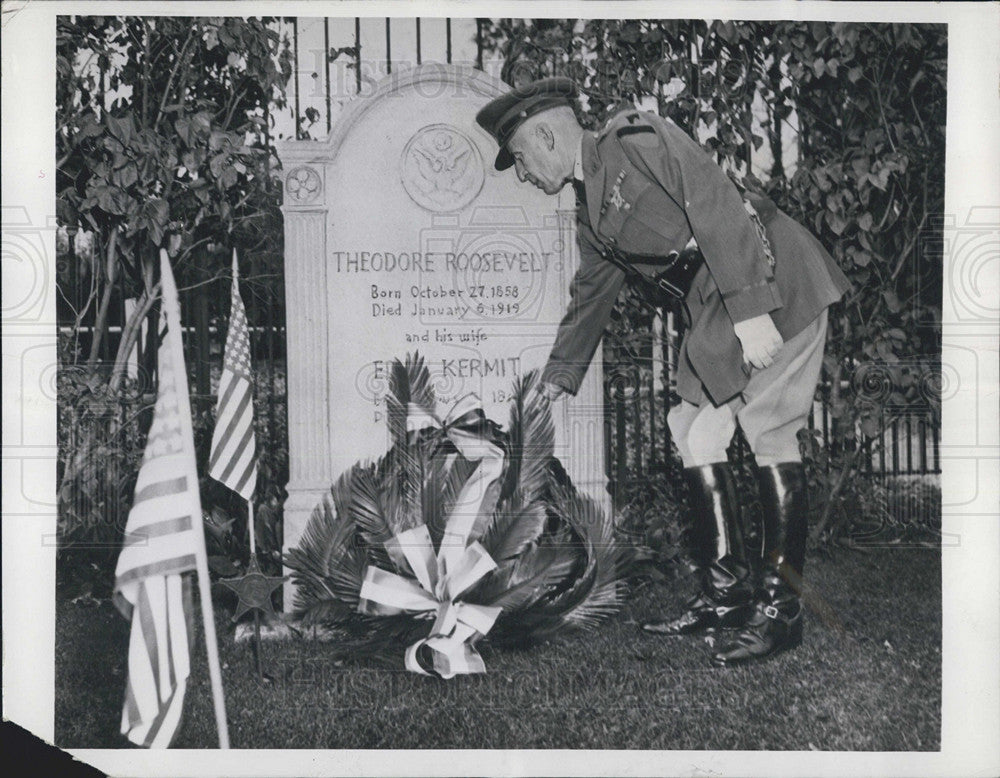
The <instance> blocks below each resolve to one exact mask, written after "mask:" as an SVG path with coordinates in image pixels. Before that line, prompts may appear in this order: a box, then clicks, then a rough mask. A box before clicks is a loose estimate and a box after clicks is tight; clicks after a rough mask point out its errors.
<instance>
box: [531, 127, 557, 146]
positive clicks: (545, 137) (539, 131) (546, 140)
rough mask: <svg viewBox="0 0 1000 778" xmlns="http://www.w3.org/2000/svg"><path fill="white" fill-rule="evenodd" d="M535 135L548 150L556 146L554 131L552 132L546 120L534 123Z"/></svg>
mask: <svg viewBox="0 0 1000 778" xmlns="http://www.w3.org/2000/svg"><path fill="white" fill-rule="evenodd" d="M535 137H537V138H538V140H539V141H541V143H542V145H543V146H544V147H545V148H546V149H548V150H549V151H552V149H554V148H555V147H556V136H555V133H553V132H552V128H551V127H550V126H549V125H548V124H547V123H546V122H539V123H538V124H537V125H535Z"/></svg>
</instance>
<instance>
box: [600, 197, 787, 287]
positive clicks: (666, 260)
mask: <svg viewBox="0 0 1000 778" xmlns="http://www.w3.org/2000/svg"><path fill="white" fill-rule="evenodd" d="M744 204H745V205H746V206H747V213H748V215H749V216H750V220H751V222H752V223H753V225H754V228H755V230H756V232H757V236H758V237H759V238H760V241H761V244H762V246H763V249H764V255H765V256H766V257H767V261H768V264H770V266H771V268H772V270H773V269H774V264H775V261H774V253H773V252H772V250H771V244H770V242H769V241H768V239H767V233H766V232H765V230H764V227H765V225H766V224H767V223H768V222H770V221H771V220H772V219H773V218H774V217H775V215H776V214H777V210H778V209H777V208H776V207H775V205H774V202H773V201H772V200H771V199H770V198H767V197H762V196H759V195H753V194H744ZM602 256H603V257H604V258H605V259H606V260H608V261H609V262H611V263H612V264H613V265H615V266H616V267H618V268H619V269H620V270H622V271H624V273H625V277H626V278H628V279H630V280H632V281H634V282H636V283H637V285H638V286H639V288H640V289H641V290H642V291H643V292H644V293H645V296H646V299H647V301H648V302H649V303H650V304H651V305H655V306H662V305H665V304H667V303H668V302H669V301H670V299H674V300H683V299H684V298H685V297H687V295H688V292H690V291H691V284H693V283H694V277H695V275H697V273H698V271H699V270H700V269H701V266H702V264H704V262H705V257H704V256H703V255H702V253H701V250H700V249H699V248H698V247H697V246H694V245H692V246H688V247H687V248H685V249H684V250H683V251H671V252H670V253H669V254H666V255H662V254H632V253H630V252H625V251H622V250H621V249H619V248H616V247H615V245H614V239H611V240H610V241H609V243H608V244H606V245H605V247H604V251H603V252H602ZM634 264H640V265H652V266H662V267H663V268H664V269H663V270H661V271H659V272H658V273H657V274H656V275H654V276H653V277H652V278H650V277H649V276H647V275H646V274H644V273H640V272H639V271H638V270H636V269H635V267H633V265H634Z"/></svg>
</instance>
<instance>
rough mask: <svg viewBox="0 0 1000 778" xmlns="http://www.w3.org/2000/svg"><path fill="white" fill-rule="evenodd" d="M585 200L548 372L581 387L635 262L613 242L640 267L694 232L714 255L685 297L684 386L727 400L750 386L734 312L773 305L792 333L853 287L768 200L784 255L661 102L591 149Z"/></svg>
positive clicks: (619, 119) (621, 123) (770, 224)
mask: <svg viewBox="0 0 1000 778" xmlns="http://www.w3.org/2000/svg"><path fill="white" fill-rule="evenodd" d="M581 154H582V162H583V171H584V184H585V190H586V195H587V197H586V203H585V204H583V203H581V204H580V205H579V206H578V212H577V227H578V234H577V239H578V242H579V247H580V267H579V269H578V270H577V273H576V275H575V276H574V278H573V281H572V283H571V285H570V298H571V299H570V304H569V307H568V310H567V312H566V315H565V316H564V318H563V320H562V323H561V324H560V325H559V330H558V333H557V335H556V339H555V343H554V345H553V347H552V352H551V354H550V356H549V361H548V364H547V365H546V368H545V371H544V373H543V375H542V379H543V380H545V381H550V382H552V383H555V384H558V385H560V386H562V387H564V388H565V389H566V390H568V391H569V392H570V393H573V394H575V393H576V391H577V389H578V388H579V386H580V382H581V381H582V379H583V376H584V374H585V373H586V371H587V367H588V366H589V364H590V360H591V358H592V357H593V355H594V352H595V350H596V349H597V345H598V344H599V343H600V340H601V336H602V335H603V333H604V330H605V327H606V326H607V324H608V321H609V319H610V316H611V311H612V308H613V307H614V303H615V298H616V297H617V296H618V292H619V291H620V290H621V287H622V284H623V283H624V281H625V273H624V272H623V271H622V270H621V269H619V268H618V267H616V266H615V265H614V264H612V263H611V262H610V261H608V260H606V259H604V257H603V256H602V251H605V250H606V247H608V246H614V247H617V248H618V249H620V250H621V251H623V252H626V254H627V255H631V258H632V262H633V266H634V267H635V268H636V269H637V270H639V271H640V272H642V273H645V274H647V275H650V276H652V275H655V274H656V273H657V272H659V271H660V270H661V269H662V267H659V266H656V265H655V264H648V265H647V264H643V263H642V261H641V260H642V255H646V256H652V257H662V256H665V255H666V254H668V253H670V252H671V251H681V250H683V249H684V248H685V246H687V245H688V242H689V241H690V240H691V239H692V237H693V238H694V240H695V242H696V243H697V245H698V247H699V248H700V249H701V253H702V255H703V256H704V258H705V264H704V265H703V266H702V268H701V269H700V270H699V271H698V274H697V275H696V276H695V279H694V283H693V284H692V288H691V290H690V292H689V293H688V296H687V298H686V299H685V301H684V302H685V308H686V312H687V315H688V317H689V329H688V332H687V334H686V336H685V338H684V340H683V342H682V344H681V351H680V355H679V358H678V373H677V391H678V394H679V395H680V396H681V397H682V398H683V399H685V400H688V401H689V402H693V403H695V404H698V405H700V404H702V403H703V402H704V401H705V399H706V395H707V397H708V399H710V400H711V401H712V402H714V403H715V404H721V403H723V402H725V401H727V400H728V399H730V398H731V397H733V396H734V395H736V394H738V393H739V392H741V391H742V390H743V388H744V387H745V386H746V382H747V379H748V378H749V368H746V367H744V364H743V354H742V349H741V347H740V343H739V340H738V339H737V337H736V334H735V332H734V330H733V324H734V322H739V321H743V320H745V319H750V318H753V317H754V316H758V315H760V314H764V313H769V314H770V315H771V318H772V319H773V320H774V323H775V326H776V327H777V329H778V332H779V333H780V334H781V336H782V338H784V340H786V341H787V340H789V339H790V338H791V337H792V336H794V335H795V334H797V333H798V332H800V331H801V330H802V329H804V328H805V326H806V325H807V324H809V323H810V322H811V321H812V320H813V319H815V318H816V317H817V316H818V315H819V314H820V312H821V311H822V310H823V309H824V308H826V307H827V306H828V305H830V304H831V303H833V302H836V301H837V300H838V299H840V297H841V296H842V295H843V293H844V292H845V291H847V289H848V288H849V286H850V284H849V282H848V280H847V278H846V277H845V276H844V274H843V272H841V270H840V268H839V267H837V264H836V262H835V261H834V260H833V258H832V257H831V256H830V255H829V253H827V251H826V250H825V249H824V248H823V246H822V245H821V244H820V243H819V241H818V240H817V239H816V238H815V237H814V236H813V235H812V234H810V233H809V232H808V231H807V230H806V229H805V228H804V227H802V226H801V225H800V224H798V223H797V222H795V221H794V220H793V219H791V218H790V217H788V216H787V215H786V214H784V213H782V212H781V211H780V210H778V209H777V208H776V207H774V206H773V204H771V203H770V202H769V201H764V202H765V203H766V204H767V206H768V207H763V208H762V207H761V206H760V205H759V204H758V209H757V210H758V214H759V217H760V221H761V222H762V223H763V225H764V229H765V235H766V238H767V240H768V242H769V244H770V249H771V252H770V253H771V254H772V255H773V257H774V260H775V262H774V267H773V268H772V266H771V262H770V260H769V258H768V252H767V251H766V249H765V247H764V244H763V241H762V240H761V237H760V234H759V233H758V228H757V227H755V225H754V222H753V221H752V220H751V216H750V214H749V213H748V211H747V206H746V204H745V202H744V199H743V197H742V196H741V194H740V192H739V190H737V188H736V185H735V184H734V183H733V182H732V181H731V180H730V179H729V177H728V176H727V175H726V174H725V172H723V170H722V169H721V168H720V167H719V166H718V165H717V164H716V163H715V162H714V161H713V160H712V159H711V158H710V157H709V156H708V154H706V153H705V151H704V150H702V148H701V147H700V146H699V145H698V144H697V143H695V142H694V141H693V140H692V139H691V138H690V137H689V136H688V135H687V134H686V133H685V132H684V131H683V130H681V129H680V128H679V127H677V126H676V125H675V124H673V123H672V122H670V121H668V120H666V119H663V118H661V117H660V116H658V115H656V114H652V113H645V112H639V111H625V112H623V113H620V114H618V115H617V116H615V117H614V118H613V119H612V120H611V121H610V122H609V123H608V125H607V126H606V127H605V128H604V130H602V131H601V132H600V133H598V134H597V135H594V134H592V133H584V136H583V147H582V150H581Z"/></svg>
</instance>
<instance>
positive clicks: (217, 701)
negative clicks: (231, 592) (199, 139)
mask: <svg viewBox="0 0 1000 778" xmlns="http://www.w3.org/2000/svg"><path fill="white" fill-rule="evenodd" d="M160 279H161V288H162V290H163V305H164V309H165V311H166V315H167V328H168V332H174V333H176V335H177V336H176V337H171V338H169V340H170V344H171V349H172V350H173V351H174V353H173V354H172V360H173V363H174V364H175V365H178V366H179V368H178V371H177V372H178V379H177V380H178V382H179V383H180V384H181V386H179V387H178V392H177V403H178V405H179V408H178V410H179V412H180V417H181V419H186V420H187V422H186V424H185V429H186V433H187V435H186V437H187V438H188V439H187V441H186V445H187V446H189V447H190V450H191V451H192V452H193V451H194V439H193V434H192V431H191V398H190V397H189V396H188V386H187V369H186V368H185V367H184V347H183V343H182V340H181V338H182V330H181V323H180V302H179V301H178V299H177V287H176V285H175V284H174V278H173V271H172V270H171V268H170V259H169V258H168V256H167V252H166V250H165V249H160ZM185 461H186V462H187V470H188V472H187V474H186V475H187V477H188V478H189V479H191V480H190V481H189V483H192V484H197V483H198V471H197V466H196V464H195V459H194V457H193V456H190V457H185ZM194 536H195V538H196V540H195V542H196V544H197V549H196V553H195V557H196V567H197V574H198V597H199V599H200V600H201V615H202V619H203V621H204V623H205V646H206V649H207V652H208V675H209V678H210V680H211V682H212V702H213V704H214V707H215V726H216V729H217V730H218V732H219V748H224V749H228V748H229V727H228V726H227V724H226V702H225V697H224V696H223V692H222V672H221V671H220V670H219V646H218V643H217V638H216V635H215V612H214V609H213V608H212V590H211V580H210V579H209V576H208V552H207V550H206V547H205V531H204V525H203V526H202V531H201V532H195V533H194Z"/></svg>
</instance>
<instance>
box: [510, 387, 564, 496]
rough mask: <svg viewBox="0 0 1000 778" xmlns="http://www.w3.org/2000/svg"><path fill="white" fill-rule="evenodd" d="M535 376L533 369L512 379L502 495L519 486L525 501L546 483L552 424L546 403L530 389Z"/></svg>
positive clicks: (551, 443) (539, 491)
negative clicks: (516, 378)
mask: <svg viewBox="0 0 1000 778" xmlns="http://www.w3.org/2000/svg"><path fill="white" fill-rule="evenodd" d="M536 380H537V371H534V370H532V371H531V372H529V373H527V374H525V375H524V376H523V377H522V378H520V379H518V380H517V381H516V382H515V383H514V387H513V399H512V400H511V408H510V422H509V424H508V426H507V429H508V438H507V462H506V464H505V471H504V475H503V476H502V484H503V486H502V488H501V492H500V497H501V499H504V498H507V497H509V496H510V495H512V494H513V493H514V491H515V490H518V489H520V490H521V491H522V492H523V493H524V494H525V497H526V499H527V500H528V501H531V500H534V499H535V498H536V497H540V496H541V495H542V492H543V491H544V489H545V487H546V485H547V483H548V477H547V471H548V466H549V463H550V462H551V461H552V452H553V450H554V449H555V427H554V425H553V423H552V414H551V413H550V412H549V408H548V404H547V403H543V402H542V401H541V398H540V397H539V395H538V394H537V393H535V392H533V391H531V390H532V387H533V386H534V383H535V381H536Z"/></svg>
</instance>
